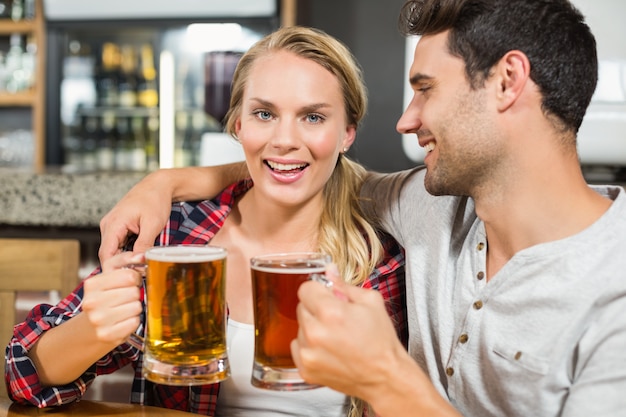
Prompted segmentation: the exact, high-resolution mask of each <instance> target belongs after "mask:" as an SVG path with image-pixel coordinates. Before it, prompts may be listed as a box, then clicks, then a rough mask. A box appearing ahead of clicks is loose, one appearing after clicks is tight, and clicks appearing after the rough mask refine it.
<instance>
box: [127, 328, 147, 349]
mask: <svg viewBox="0 0 626 417" xmlns="http://www.w3.org/2000/svg"><path fill="white" fill-rule="evenodd" d="M126 343H128V344H129V345H131V346H132V347H134V348H135V349H139V350H140V351H141V352H143V351H144V347H145V342H144V339H143V337H141V336H139V335H138V334H137V333H131V334H130V335H129V336H128V338H126Z"/></svg>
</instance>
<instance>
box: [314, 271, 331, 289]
mask: <svg viewBox="0 0 626 417" xmlns="http://www.w3.org/2000/svg"><path fill="white" fill-rule="evenodd" d="M309 280H311V281H315V282H319V283H320V284H322V285H323V286H325V287H326V288H332V287H333V282H332V281H331V280H329V279H328V278H326V275H324V274H311V276H309Z"/></svg>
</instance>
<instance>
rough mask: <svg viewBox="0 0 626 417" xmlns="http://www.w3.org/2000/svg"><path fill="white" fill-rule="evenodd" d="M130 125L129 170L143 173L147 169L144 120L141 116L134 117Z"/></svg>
mask: <svg viewBox="0 0 626 417" xmlns="http://www.w3.org/2000/svg"><path fill="white" fill-rule="evenodd" d="M130 123H131V129H130V131H131V135H132V139H133V141H132V147H131V150H130V169H131V170H133V171H145V170H146V168H147V156H146V142H147V140H146V130H145V123H144V119H143V117H141V116H134V117H133V118H132V119H131V121H130Z"/></svg>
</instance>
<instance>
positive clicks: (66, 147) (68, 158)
mask: <svg viewBox="0 0 626 417" xmlns="http://www.w3.org/2000/svg"><path fill="white" fill-rule="evenodd" d="M82 145H83V144H82V132H81V131H80V124H79V123H73V124H72V125H70V126H68V134H67V135H66V136H65V137H64V138H63V154H64V158H63V159H64V164H63V170H64V171H67V172H78V171H82V169H83V148H82Z"/></svg>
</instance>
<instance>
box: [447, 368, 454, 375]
mask: <svg viewBox="0 0 626 417" xmlns="http://www.w3.org/2000/svg"><path fill="white" fill-rule="evenodd" d="M446 375H448V376H452V375H454V368H446Z"/></svg>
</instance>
